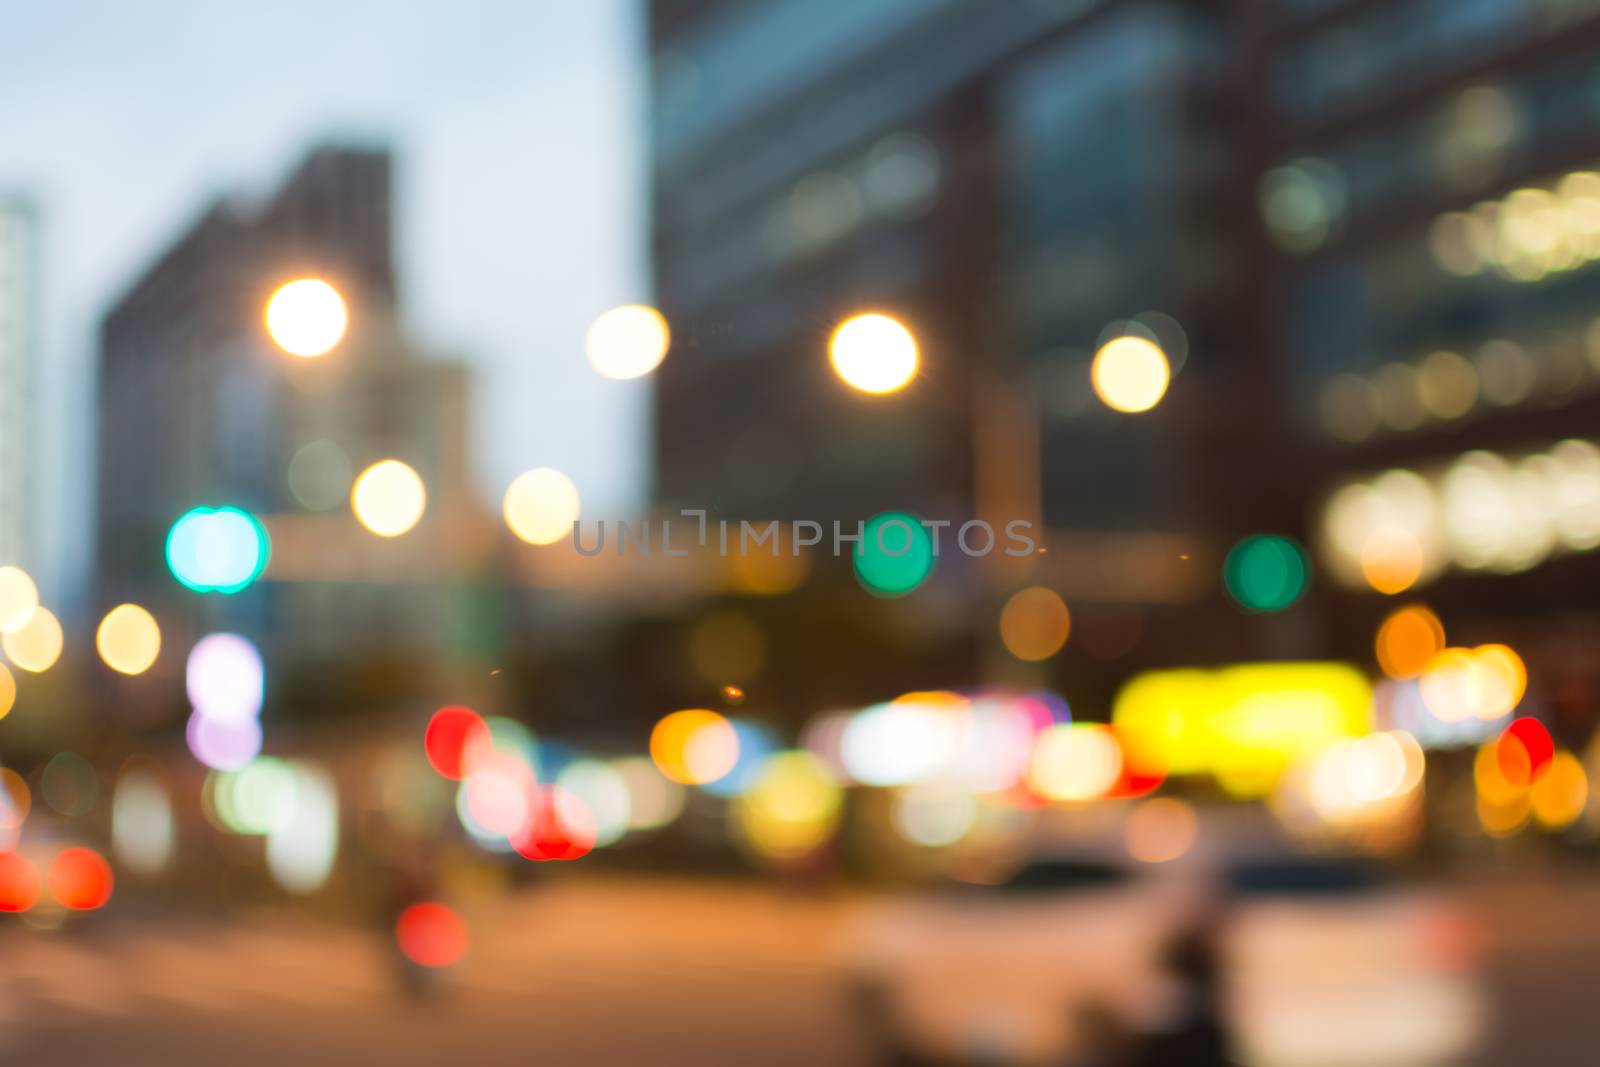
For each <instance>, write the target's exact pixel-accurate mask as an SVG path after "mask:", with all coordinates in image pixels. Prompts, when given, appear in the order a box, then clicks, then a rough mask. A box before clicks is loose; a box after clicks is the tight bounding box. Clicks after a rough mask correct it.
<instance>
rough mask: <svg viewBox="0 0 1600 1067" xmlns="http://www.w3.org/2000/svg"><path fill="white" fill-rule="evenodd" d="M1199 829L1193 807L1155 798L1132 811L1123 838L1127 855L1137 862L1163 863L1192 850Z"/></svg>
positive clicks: (1176, 799)
mask: <svg viewBox="0 0 1600 1067" xmlns="http://www.w3.org/2000/svg"><path fill="white" fill-rule="evenodd" d="M1199 829H1200V821H1199V819H1198V818H1197V817H1196V816H1195V811H1194V805H1193V804H1190V803H1189V802H1188V801H1187V800H1180V799H1179V798H1177V797H1155V798H1153V799H1151V800H1146V801H1143V802H1142V803H1140V804H1139V806H1138V807H1136V808H1134V809H1133V812H1132V813H1131V814H1130V815H1129V816H1128V822H1127V824H1126V825H1125V826H1124V827H1123V838H1124V840H1125V842H1126V843H1127V846H1128V855H1130V856H1132V857H1133V858H1134V859H1136V860H1138V861H1139V862H1141V863H1166V862H1167V861H1169V860H1175V859H1177V858H1178V857H1179V856H1182V855H1183V854H1184V853H1186V852H1188V851H1189V849H1190V848H1192V847H1193V846H1194V840H1195V837H1196V835H1197V834H1198V833H1199Z"/></svg>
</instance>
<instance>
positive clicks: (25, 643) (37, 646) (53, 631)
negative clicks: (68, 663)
mask: <svg viewBox="0 0 1600 1067" xmlns="http://www.w3.org/2000/svg"><path fill="white" fill-rule="evenodd" d="M0 647H3V648H4V649H5V652H6V658H7V659H9V660H10V661H11V662H12V663H13V664H15V665H16V666H18V667H21V668H22V669H23V670H25V671H32V672H33V673H35V674H38V673H39V672H41V671H47V670H49V669H50V668H51V667H53V666H55V662H56V660H58V659H60V658H61V623H60V622H59V621H57V619H56V617H55V616H54V615H52V614H51V613H50V609H49V608H44V607H40V608H35V609H34V612H33V614H32V615H30V616H28V621H27V622H26V623H24V624H23V625H22V627H21V629H18V630H15V631H13V632H12V633H8V634H5V635H4V636H0Z"/></svg>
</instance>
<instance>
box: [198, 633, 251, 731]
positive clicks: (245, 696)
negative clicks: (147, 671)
mask: <svg viewBox="0 0 1600 1067" xmlns="http://www.w3.org/2000/svg"><path fill="white" fill-rule="evenodd" d="M185 681H186V684H187V688H188V694H189V703H190V704H191V705H192V706H193V707H194V708H196V709H197V710H199V711H201V712H204V713H205V715H206V717H207V718H210V719H214V720H216V721H218V722H225V723H241V722H245V721H248V720H250V719H253V718H255V716H257V715H258V714H260V712H261V702H262V700H263V698H264V695H265V689H266V670H265V668H264V667H263V666H262V663H261V654H260V653H259V652H257V651H256V646H255V645H253V644H251V643H250V642H249V640H248V639H246V638H243V637H240V636H239V635H238V634H209V635H207V636H206V637H202V638H201V639H200V640H199V641H196V642H195V645H194V648H193V649H191V650H190V652H189V662H188V667H187V669H186V672H185Z"/></svg>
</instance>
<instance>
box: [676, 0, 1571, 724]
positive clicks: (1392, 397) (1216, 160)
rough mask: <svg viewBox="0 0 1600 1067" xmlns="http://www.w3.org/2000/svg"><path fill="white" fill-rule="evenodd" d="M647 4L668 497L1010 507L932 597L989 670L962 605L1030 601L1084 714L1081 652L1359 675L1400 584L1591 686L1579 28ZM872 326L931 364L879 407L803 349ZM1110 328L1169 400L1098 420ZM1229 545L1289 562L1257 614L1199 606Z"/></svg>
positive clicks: (1255, 8)
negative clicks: (665, 351)
mask: <svg viewBox="0 0 1600 1067" xmlns="http://www.w3.org/2000/svg"><path fill="white" fill-rule="evenodd" d="M651 11H652V15H653V22H652V47H653V51H654V59H655V72H654V103H653V112H652V115H653V132H654V153H655V154H654V161H653V162H654V181H655V217H656V239H655V255H656V271H657V276H658V278H659V285H660V291H661V303H662V308H663V311H664V312H665V313H666V315H667V317H668V318H669V320H670V321H672V323H673V325H674V329H675V330H676V331H677V335H676V344H675V349H674V355H673V357H672V359H670V360H669V361H668V362H667V363H666V364H665V365H664V366H663V368H662V370H661V372H660V373H659V376H658V377H659V390H658V402H657V403H658V410H657V418H658V427H657V436H658V442H659V451H658V455H657V470H658V485H659V492H660V499H661V502H662V504H663V506H665V507H672V506H678V505H687V506H704V505H710V506H713V507H716V508H719V509H722V510H725V511H726V512H727V513H728V514H730V515H743V514H765V513H771V514H777V515H802V514H803V515H805V516H806V517H821V518H827V517H829V516H838V517H840V518H841V519H844V520H846V521H847V522H848V521H851V520H853V519H854V518H856V517H859V516H860V515H863V514H871V513H873V512H875V511H878V510H881V509H884V508H888V507H897V508H899V507H903V508H906V509H908V510H912V511H916V512H918V513H919V514H922V515H924V516H928V517H937V518H951V519H955V520H957V521H961V520H962V519H964V518H967V517H970V516H973V515H980V516H984V517H990V518H993V517H995V516H996V515H1004V516H1007V517H1010V516H1015V515H1030V516H1031V515H1038V516H1041V517H1042V519H1043V522H1044V524H1045V525H1046V526H1047V527H1048V528H1049V530H1050V533H1049V536H1048V538H1047V541H1048V544H1049V546H1050V554H1049V555H1045V556H1041V557H1040V558H1039V559H1038V560H1036V561H1035V564H1034V566H1033V567H1032V568H1031V571H1030V570H1029V569H1028V568H1015V567H1014V568H1010V569H993V568H991V569H990V570H989V573H988V574H987V575H986V576H984V577H986V578H987V582H978V583H967V584H966V586H965V589H966V592H965V594H964V595H963V596H961V597H959V598H955V599H953V600H946V601H941V599H940V597H939V596H937V595H926V594H919V599H920V600H922V602H923V603H922V605H921V607H922V608H923V610H924V612H925V613H926V614H927V615H928V616H930V617H938V615H939V613H940V610H941V606H943V607H944V608H948V609H951V610H956V611H961V612H965V613H966V614H967V615H969V616H970V617H971V625H972V626H973V628H974V631H975V638H976V639H977V640H978V642H979V644H980V645H981V644H982V642H983V638H984V635H985V634H987V635H989V636H988V642H989V644H988V650H989V652H988V653H984V652H983V651H981V650H980V652H979V653H978V655H979V658H980V659H984V661H985V662H986V663H987V664H989V665H990V666H993V665H994V664H995V662H996V659H995V658H994V657H993V656H992V652H993V651H994V649H995V647H996V643H995V642H994V640H993V637H992V628H991V627H990V625H989V619H990V618H991V617H992V616H991V615H990V614H989V612H988V611H987V610H986V607H985V604H986V602H985V601H984V599H983V596H982V593H981V590H982V589H983V588H985V587H986V586H987V587H988V588H992V589H998V590H1005V589H1007V588H1015V586H1016V585H1017V584H1020V583H1021V582H1023V581H1025V580H1031V581H1037V582H1042V583H1044V584H1048V585H1050V586H1052V587H1053V588H1055V589H1057V590H1059V591H1060V592H1061V593H1062V594H1063V595H1064V596H1065V597H1066V598H1067V600H1068V602H1069V603H1070V604H1071V607H1072V611H1073V627H1074V628H1073V634H1074V635H1075V636H1074V639H1073V641H1072V643H1071V644H1070V645H1069V647H1068V649H1067V650H1066V652H1064V653H1063V655H1062V657H1059V658H1058V659H1057V660H1056V661H1055V662H1056V666H1057V669H1058V671H1059V672H1061V673H1071V674H1072V676H1073V677H1074V678H1077V679H1079V681H1078V682H1077V683H1076V684H1079V685H1088V686H1090V687H1091V689H1092V688H1094V683H1092V682H1088V681H1085V680H1084V679H1086V678H1087V677H1088V676H1089V675H1092V674H1093V672H1094V671H1095V670H1096V669H1097V664H1096V663H1095V662H1085V658H1087V660H1089V661H1097V660H1105V659H1110V660H1112V661H1114V664H1115V669H1114V670H1112V671H1111V672H1110V674H1109V675H1108V677H1113V676H1117V675H1120V676H1122V677H1125V676H1126V674H1127V672H1128V670H1129V669H1130V668H1137V667H1139V666H1148V665H1155V664H1158V663H1161V662H1171V661H1172V660H1173V658H1174V657H1177V658H1180V659H1184V660H1193V661H1199V662H1220V661H1226V660H1230V659H1231V660H1239V659H1247V658H1289V657H1304V656H1311V655H1326V654H1328V653H1329V652H1333V653H1336V654H1340V655H1344V656H1348V657H1350V658H1354V659H1365V658H1368V657H1370V654H1371V635H1372V632H1373V628H1374V626H1375V625H1376V622H1377V620H1378V619H1379V618H1381V616H1382V614H1383V613H1384V612H1385V611H1387V610H1388V609H1389V608H1390V607H1392V606H1393V605H1392V601H1391V600H1390V599H1388V598H1389V597H1393V596H1399V595H1402V594H1407V593H1415V594H1418V595H1426V596H1427V597H1429V598H1430V599H1436V600H1437V601H1438V606H1439V607H1440V609H1441V610H1442V611H1445V612H1447V614H1448V615H1449V616H1450V617H1452V618H1454V619H1458V620H1461V623H1462V625H1461V629H1460V633H1461V636H1462V638H1463V639H1466V638H1468V637H1474V636H1477V637H1478V639H1480V640H1491V639H1492V640H1511V641H1515V640H1521V639H1522V638H1523V637H1524V636H1527V637H1528V638H1529V639H1530V640H1531V641H1532V643H1533V645H1534V646H1539V645H1541V644H1542V645H1544V646H1546V647H1547V649H1548V651H1549V653H1550V654H1551V655H1556V656H1561V657H1564V658H1565V659H1566V660H1567V661H1568V664H1567V671H1566V672H1565V673H1562V674H1561V676H1562V677H1563V678H1565V680H1564V681H1561V682H1556V683H1554V685H1555V686H1556V687H1559V688H1564V689H1565V690H1566V692H1567V696H1566V697H1565V698H1564V699H1566V700H1567V701H1568V702H1572V701H1573V700H1575V699H1577V698H1579V697H1581V696H1582V695H1583V694H1593V693H1595V692H1597V691H1600V679H1597V678H1595V677H1594V672H1595V670H1596V669H1597V668H1596V667H1594V665H1593V662H1592V657H1575V656H1573V655H1571V654H1570V653H1565V652H1562V651H1561V650H1562V649H1570V648H1575V647H1579V646H1581V644H1582V642H1581V641H1578V640H1577V639H1576V638H1575V636H1574V635H1575V634H1576V633H1577V631H1576V630H1575V629H1574V627H1575V626H1577V625H1580V624H1592V622H1593V619H1592V617H1591V616H1590V615H1589V613H1588V611H1587V608H1588V604H1587V602H1586V597H1588V589H1589V588H1590V585H1591V584H1592V580H1593V575H1594V573H1595V568H1596V567H1597V566H1600V563H1597V561H1596V559H1595V557H1594V556H1593V555H1586V554H1585V553H1587V552H1588V551H1589V550H1590V549H1592V548H1594V547H1596V546H1597V545H1600V490H1596V489H1595V486H1596V485H1597V484H1600V451H1597V449H1596V447H1595V445H1594V443H1593V441H1592V440H1591V439H1590V438H1592V437H1593V436H1594V433H1593V426H1594V425H1595V415H1596V405H1597V404H1600V388H1597V384H1600V326H1597V325H1594V323H1593V307H1592V303H1593V299H1594V286H1595V285H1596V276H1594V275H1591V273H1590V271H1589V264H1591V263H1593V262H1595V260H1596V259H1597V258H1600V175H1597V173H1596V172H1594V171H1592V170H1590V169H1589V168H1591V167H1592V166H1594V164H1595V163H1596V161H1597V160H1600V140H1597V123H1600V107H1597V105H1596V103H1595V101H1596V100H1597V99H1600V97H1597V88H1596V87H1597V86H1600V80H1597V79H1600V68H1597V67H1596V65H1595V62H1594V60H1593V55H1594V50H1595V46H1596V45H1597V44H1600V18H1597V17H1596V16H1597V15H1600V5H1596V4H1594V3H1590V2H1587V0H1489V2H1481V3H1456V2H1454V0H1449V2H1442V0H1402V2H1382V3H1372V2H1362V0H1344V2H1340V0H1325V2H1310V0H1306V2H1288V0H1285V2H1283V3H1256V2H1244V0H1241V2H1237V3H1186V2H1180V0H1120V2H1118V0H1100V2H1095V0H1073V2H1066V0H1062V2H1052V0H1015V2H1012V0H1003V2H976V0H973V2H963V0H948V2H943V3H934V4H927V3H882V4H864V5H853V6H850V7H849V8H848V10H845V11H841V12H840V13H839V15H838V17H836V18H833V19H829V20H816V19H814V18H811V17H809V15H808V13H807V12H808V5H806V4H804V3H801V2H798V0H769V2H763V3H753V4H719V3H682V2H671V0H662V2H659V3H656V4H653V5H652V8H651ZM909 57H915V58H916V61H915V62H908V59H909ZM867 309H876V310H884V311H888V312H890V313H892V314H895V315H897V316H899V317H900V318H902V319H903V320H904V321H905V322H906V323H907V324H908V325H909V326H910V328H911V329H912V331H913V332H914V333H915V334H916V336H917V337H918V339H919V341H920V342H921V345H922V354H923V358H924V366H923V370H922V375H921V377H920V378H919V379H918V380H917V381H916V382H915V383H914V384H913V385H912V386H911V387H910V388H908V389H907V390H906V391H905V392H904V393H901V394H895V395H889V396H881V397H879V396H874V397H863V396H860V395H857V394H854V393H852V392H851V391H850V390H848V389H844V388H841V387H840V385H839V383H838V382H836V381H835V380H833V379H832V377H831V375H830V374H829V371H828V367H827V363H826V360H825V359H823V358H821V357H820V356H819V353H821V352H823V351H824V349H825V346H826V344H827V339H828V335H829V333H830V331H831V330H832V329H833V327H834V326H835V325H836V324H837V323H839V322H840V321H842V320H844V319H845V318H846V317H848V316H849V315H851V314H853V313H855V312H857V311H861V310H867ZM1130 320H1131V325H1130ZM1127 332H1135V333H1140V334H1145V335H1148V336H1150V337H1152V338H1153V339H1154V340H1156V341H1157V342H1158V343H1159V344H1160V345H1161V346H1162V347H1163V348H1164V350H1165V351H1166V354H1167V356H1168V359H1169V361H1170V363H1171V365H1172V368H1173V372H1174V375H1175V377H1174V385H1173V388H1172V390H1171V392H1170V394H1169V395H1168V396H1167V397H1166V398H1165V399H1164V400H1163V401H1162V402H1161V404H1160V406H1159V407H1158V408H1156V409H1155V410H1154V411H1152V412H1150V413H1148V414H1147V415H1142V416H1131V417H1130V416H1127V415H1124V414H1121V413H1119V412H1115V411H1112V410H1109V409H1108V408H1107V407H1106V406H1105V405H1104V404H1102V403H1101V402H1099V400H1097V398H1096V396H1095V392H1094V390H1093V388H1092V387H1091V378H1090V374H1089V363H1090V360H1091V359H1092V357H1093V355H1094V353H1095V352H1096V350H1097V349H1098V348H1099V346H1100V345H1102V344H1103V343H1104V342H1105V341H1106V340H1108V339H1110V338H1113V337H1116V336H1118V335H1119V334H1123V333H1127ZM1585 435H1589V436H1588V437H1585ZM1394 472H1399V473H1394ZM813 513H815V515H813ZM1259 532H1275V533H1280V534H1286V535H1289V536H1291V537H1294V538H1297V539H1301V540H1303V541H1304V542H1305V543H1306V544H1308V545H1309V546H1310V547H1311V548H1312V549H1313V550H1314V558H1315V559H1316V563H1317V566H1316V576H1315V580H1314V582H1313V583H1312V587H1311V592H1310V594H1309V595H1308V596H1307V597H1306V598H1305V599H1304V600H1302V601H1301V602H1300V603H1299V604H1298V605H1296V606H1295V607H1293V608H1291V609H1289V610H1287V611H1283V612H1270V613H1249V612H1243V613H1241V612H1240V611H1239V610H1238V609H1237V607H1236V606H1235V605H1234V604H1233V603H1232V602H1230V601H1229V600H1228V599H1227V597H1226V596H1225V595H1224V591H1223V583H1222V582H1221V581H1220V580H1219V576H1220V573H1221V571H1222V560H1223V557H1224V556H1225V555H1226V553H1227V552H1228V550H1229V548H1230V546H1232V545H1233V544H1235V543H1236V542H1237V541H1238V540H1239V539H1240V538H1241V537H1244V536H1246V535H1249V534H1252V533H1259ZM941 567H942V569H943V571H944V573H942V574H940V575H936V576H935V578H934V580H933V582H931V583H930V590H929V592H933V590H934V588H935V587H937V586H938V585H939V584H940V583H941V582H942V583H945V584H947V585H948V584H949V583H951V582H957V581H959V580H960V578H961V574H960V573H959V572H960V571H961V570H962V569H963V562H962V561H960V560H954V561H942V563H941ZM964 569H966V570H969V571H970V570H981V568H973V567H971V566H966V567H965V568H964ZM1485 572H1489V573H1491V574H1493V575H1494V576H1493V577H1484V576H1483V574H1484V573H1485ZM975 605H976V606H977V607H979V608H980V610H978V611H976V612H974V611H973V610H972V609H973V607H974V606H975ZM1552 610H1559V612H1560V618H1554V617H1551V615H1550V613H1551V611H1552ZM1527 630H1537V631H1538V633H1537V634H1534V633H1526V634H1525V631H1527ZM1518 647H1521V646H1520V645H1519V646H1518ZM1533 654H1534V655H1535V656H1538V655H1540V652H1539V650H1538V648H1537V647H1535V648H1534V649H1533ZM1580 658H1581V659H1582V661H1583V662H1582V664H1581V665H1580V663H1579V662H1578V660H1579V659H1580ZM998 659H999V661H1000V662H1001V663H1002V664H1004V663H1005V657H1004V656H1003V655H1001V656H999V657H998ZM969 665H970V664H969ZM1063 665H1064V666H1063ZM1010 666H1011V667H1013V668H1014V667H1015V664H1011V665H1010ZM1085 672H1088V674H1086V673H1085ZM1572 672H1577V674H1579V675H1581V677H1570V675H1571V674H1572ZM1558 673H1561V672H1558ZM1101 696H1103V692H1101V693H1099V694H1091V698H1092V701H1093V703H1096V704H1097V703H1099V700H1100V697H1101Z"/></svg>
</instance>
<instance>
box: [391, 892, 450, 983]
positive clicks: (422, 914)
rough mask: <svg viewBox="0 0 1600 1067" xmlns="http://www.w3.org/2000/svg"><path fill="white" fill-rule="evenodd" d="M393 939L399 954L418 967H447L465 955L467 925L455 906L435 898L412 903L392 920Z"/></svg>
mask: <svg viewBox="0 0 1600 1067" xmlns="http://www.w3.org/2000/svg"><path fill="white" fill-rule="evenodd" d="M394 939H395V944H396V946H397V947H398V948H399V949H400V952H401V954H402V955H404V956H405V958H406V959H408V960H410V961H411V962H412V963H415V964H417V965H418V966H420V967H449V966H450V965H452V964H454V963H457V962H459V961H460V960H461V957H463V956H465V955H466V954H467V924H466V923H465V922H463V921H462V919H461V916H460V915H458V914H456V912H455V909H453V908H451V907H450V906H449V905H447V904H441V903H439V902H438V901H431V900H430V901H425V902H423V903H420V904H412V905H411V906H410V907H408V908H406V909H405V910H404V911H402V912H401V913H400V917H399V918H398V919H396V920H395V925H394Z"/></svg>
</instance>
